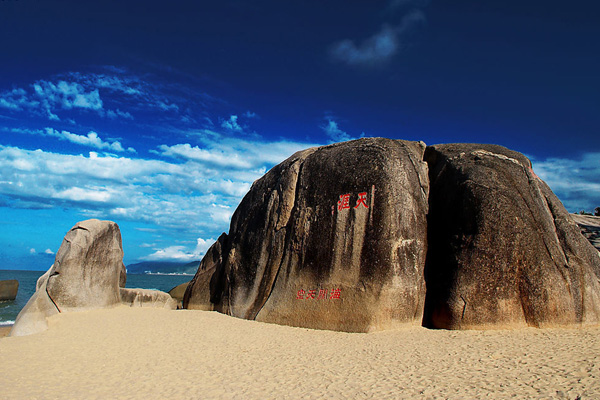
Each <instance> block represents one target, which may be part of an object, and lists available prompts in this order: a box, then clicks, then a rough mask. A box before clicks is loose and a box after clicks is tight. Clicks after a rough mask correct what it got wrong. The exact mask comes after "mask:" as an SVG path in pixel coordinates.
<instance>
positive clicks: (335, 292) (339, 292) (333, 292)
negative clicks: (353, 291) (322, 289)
mask: <svg viewBox="0 0 600 400" xmlns="http://www.w3.org/2000/svg"><path fill="white" fill-rule="evenodd" d="M341 295H342V290H341V289H332V290H331V296H330V297H329V299H330V300H331V299H339V298H340V296H341Z"/></svg>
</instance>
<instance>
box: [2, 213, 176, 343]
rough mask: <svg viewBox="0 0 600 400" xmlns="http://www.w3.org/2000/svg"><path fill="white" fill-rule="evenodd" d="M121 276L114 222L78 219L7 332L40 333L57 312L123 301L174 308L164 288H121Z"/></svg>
mask: <svg viewBox="0 0 600 400" xmlns="http://www.w3.org/2000/svg"><path fill="white" fill-rule="evenodd" d="M125 279H126V277H125V266H124V265H123V248H122V245H121V233H120V231H119V227H118V226H117V224H115V223H114V222H111V221H99V220H95V219H92V220H87V221H83V222H79V223H77V224H75V226H74V227H73V228H71V230H70V231H69V232H68V233H67V234H66V236H65V238H64V240H63V243H62V245H61V246H60V248H59V250H58V252H57V253H56V258H55V261H54V264H53V265H52V267H50V269H49V270H48V271H47V272H46V273H45V274H44V275H43V276H41V277H40V278H39V279H38V281H37V284H36V291H35V293H34V294H33V296H32V297H31V299H29V301H28V302H27V304H26V305H25V307H24V308H23V310H21V312H20V313H19V315H18V316H17V319H16V321H15V325H14V326H13V329H12V331H11V336H24V335H30V334H32V333H37V332H41V331H43V330H45V329H47V327H48V324H47V318H48V317H50V316H52V315H54V314H57V313H59V312H70V311H80V310H88V309H96V308H106V307H113V306H116V305H120V304H121V303H122V302H125V303H126V304H129V305H141V306H158V307H165V308H174V307H175V302H174V301H173V300H172V299H171V297H170V296H169V295H168V294H166V293H164V292H158V291H155V292H156V293H149V292H153V291H144V290H141V289H122V288H121V287H120V286H121V285H124V284H125ZM122 297H123V299H122Z"/></svg>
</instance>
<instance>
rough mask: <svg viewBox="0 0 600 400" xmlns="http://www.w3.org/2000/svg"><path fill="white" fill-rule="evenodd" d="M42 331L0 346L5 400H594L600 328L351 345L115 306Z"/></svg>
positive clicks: (280, 329) (303, 332) (320, 335)
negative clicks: (511, 399) (480, 399)
mask: <svg viewBox="0 0 600 400" xmlns="http://www.w3.org/2000/svg"><path fill="white" fill-rule="evenodd" d="M49 326H50V328H49V329H48V330H47V331H45V332H42V333H39V334H36V335H31V336H25V337H5V338H2V339H0V360H2V362H1V363H0V387H1V388H2V397H3V398H6V399H34V398H35V399H54V398H71V399H83V398H85V399H105V398H119V399H156V398H170V399H198V398H232V399H233V398H245V399H258V398H261V399H262V398H283V399H295V398H311V399H321V398H323V399H324V398H327V399H340V398H358V399H363V398H378V399H382V398H415V397H416V396H418V397H419V398H453V399H459V398H510V397H516V398H536V399H537V398H569V399H575V398H577V397H578V396H580V397H581V398H600V327H593V328H582V329H544V330H540V329H534V328H530V329H521V330H513V331H445V330H427V329H425V328H421V327H414V328H406V329H401V330H394V331H384V332H376V333H368V334H364V333H362V334H351V333H343V332H332V331H316V330H309V329H303V328H293V327H286V326H278V325H271V324H264V323H259V322H255V321H247V320H241V319H236V318H232V317H228V316H225V315H222V314H219V313H216V312H205V311H188V310H180V311H169V310H162V309H151V308H130V307H123V306H121V307H117V308H114V309H104V310H95V311H85V312H77V313H70V314H59V315H56V316H54V317H51V318H50V320H49Z"/></svg>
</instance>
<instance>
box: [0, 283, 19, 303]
mask: <svg viewBox="0 0 600 400" xmlns="http://www.w3.org/2000/svg"><path fill="white" fill-rule="evenodd" d="M18 291H19V281H18V280H16V279H8V280H3V281H0V301H3V300H14V299H16V298H17V292H18Z"/></svg>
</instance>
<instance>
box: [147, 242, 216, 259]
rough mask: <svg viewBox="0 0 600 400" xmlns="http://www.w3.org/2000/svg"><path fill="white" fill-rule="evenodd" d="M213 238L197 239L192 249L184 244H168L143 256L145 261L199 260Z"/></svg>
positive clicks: (210, 244)
mask: <svg viewBox="0 0 600 400" xmlns="http://www.w3.org/2000/svg"><path fill="white" fill-rule="evenodd" d="M214 242H215V239H212V238H211V239H202V238H198V239H197V244H196V248H195V249H194V250H192V251H190V250H188V249H186V247H185V246H169V247H166V248H164V249H158V250H156V251H155V252H154V253H152V254H150V255H148V256H146V257H144V258H143V259H144V260H147V261H181V262H190V261H195V260H200V259H201V258H202V257H204V254H206V251H207V250H208V249H209V248H210V246H212V245H213V243H214Z"/></svg>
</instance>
